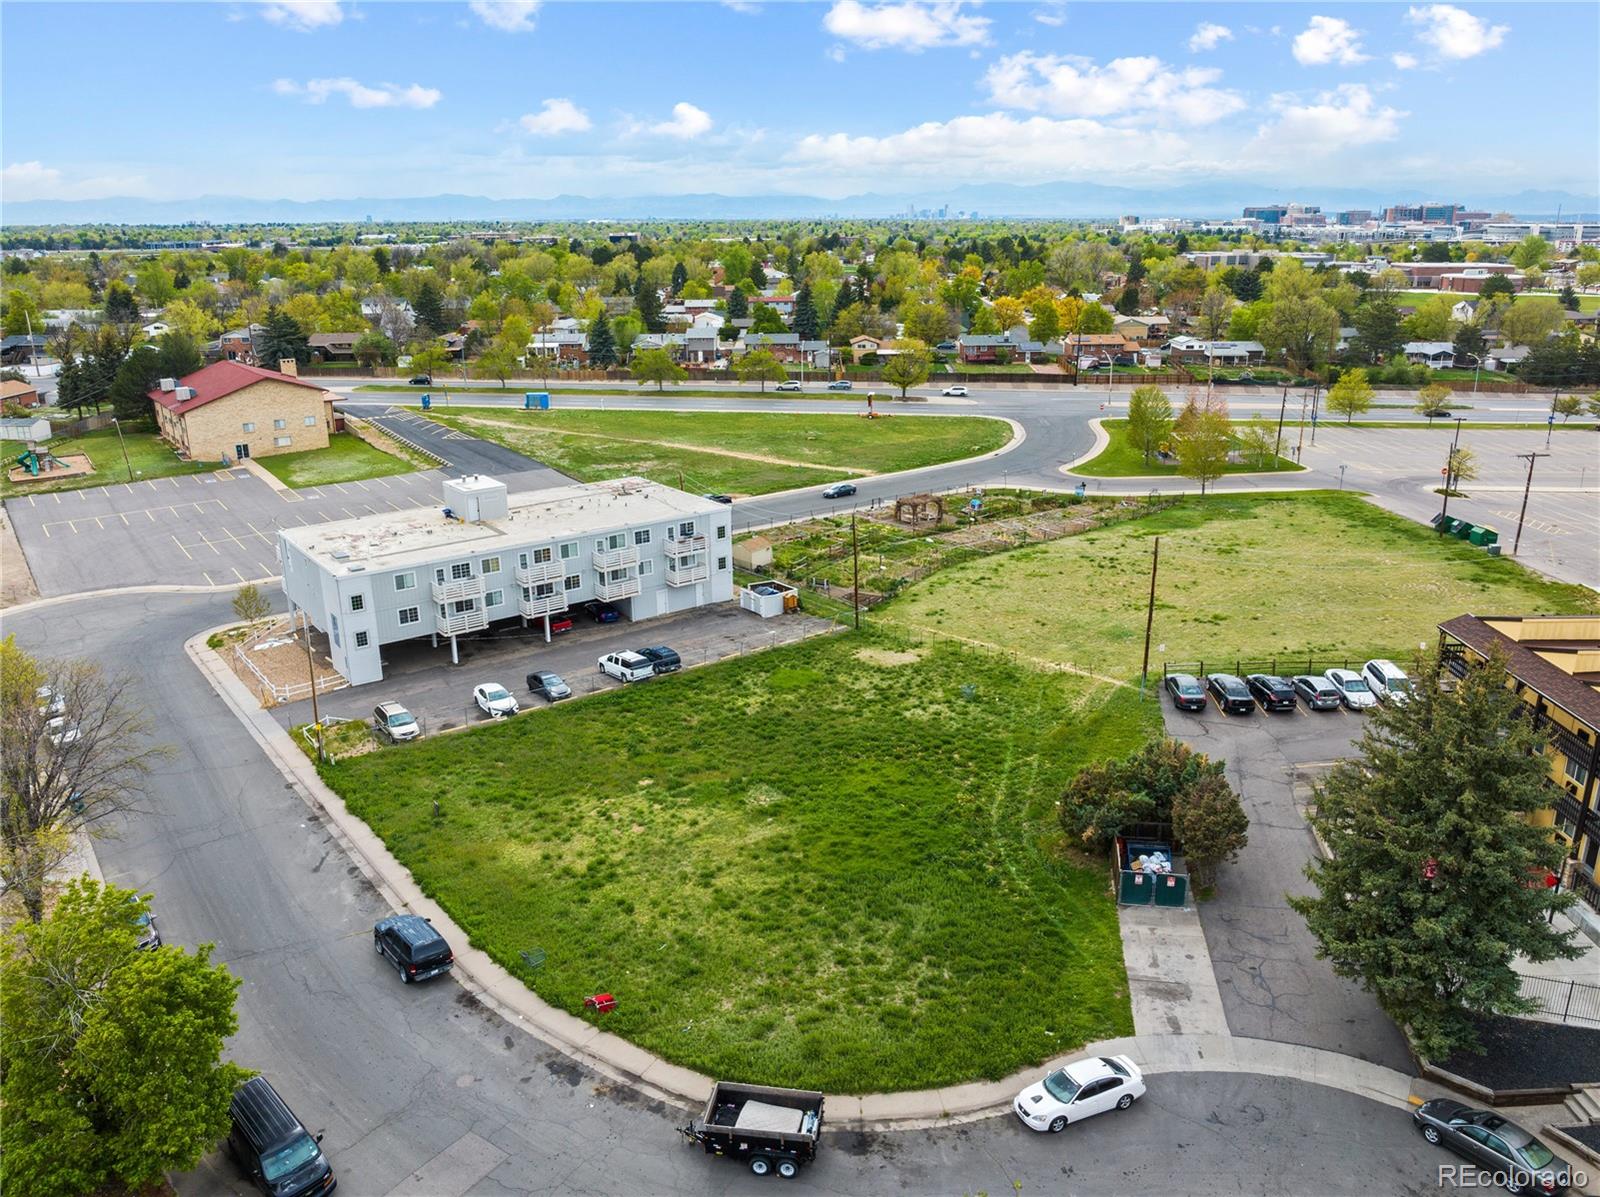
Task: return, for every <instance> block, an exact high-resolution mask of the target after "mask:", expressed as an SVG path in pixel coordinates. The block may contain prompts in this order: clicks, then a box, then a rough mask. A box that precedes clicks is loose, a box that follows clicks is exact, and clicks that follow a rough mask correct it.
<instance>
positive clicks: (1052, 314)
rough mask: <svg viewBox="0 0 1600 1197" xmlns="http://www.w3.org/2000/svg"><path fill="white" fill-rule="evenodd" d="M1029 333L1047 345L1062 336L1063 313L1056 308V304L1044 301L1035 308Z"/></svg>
mask: <svg viewBox="0 0 1600 1197" xmlns="http://www.w3.org/2000/svg"><path fill="white" fill-rule="evenodd" d="M1028 335H1029V336H1030V337H1032V338H1033V339H1034V340H1035V341H1038V342H1040V343H1041V344H1045V345H1048V344H1049V343H1050V342H1051V341H1054V340H1056V339H1057V338H1059V337H1060V336H1061V313H1060V312H1059V311H1057V310H1056V305H1055V304H1053V303H1042V304H1040V305H1039V306H1038V307H1037V308H1035V309H1034V313H1033V322H1032V323H1031V324H1029V325H1028Z"/></svg>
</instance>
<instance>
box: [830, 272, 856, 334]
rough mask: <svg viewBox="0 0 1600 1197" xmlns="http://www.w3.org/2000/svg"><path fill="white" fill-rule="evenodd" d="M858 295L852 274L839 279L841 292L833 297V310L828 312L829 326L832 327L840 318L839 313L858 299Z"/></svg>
mask: <svg viewBox="0 0 1600 1197" xmlns="http://www.w3.org/2000/svg"><path fill="white" fill-rule="evenodd" d="M856 297H857V292H856V289H855V286H854V285H853V284H852V282H851V279H850V276H849V275H845V277H844V278H843V279H841V280H840V281H839V293H838V294H837V295H835V296H834V297H833V311H832V312H830V313H829V314H828V327H829V328H832V327H833V325H834V322H835V321H837V320H838V319H839V313H840V312H842V311H844V310H845V309H846V308H847V307H849V306H850V305H851V304H853V303H854V302H855V301H856Z"/></svg>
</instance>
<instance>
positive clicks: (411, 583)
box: [394, 573, 417, 590]
mask: <svg viewBox="0 0 1600 1197" xmlns="http://www.w3.org/2000/svg"><path fill="white" fill-rule="evenodd" d="M394 588H395V589H396V590H415V589H416V588H417V575H416V574H414V573H413V574H395V576H394Z"/></svg>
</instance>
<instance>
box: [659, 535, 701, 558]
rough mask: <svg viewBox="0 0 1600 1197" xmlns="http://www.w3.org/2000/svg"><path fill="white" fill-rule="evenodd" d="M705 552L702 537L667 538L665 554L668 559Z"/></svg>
mask: <svg viewBox="0 0 1600 1197" xmlns="http://www.w3.org/2000/svg"><path fill="white" fill-rule="evenodd" d="M705 551H706V538H705V537H704V536H680V537H678V538H677V539H673V538H672V537H670V536H669V537H668V538H667V548H666V553H667V556H668V557H688V556H690V555H692V554H694V553H703V552H705Z"/></svg>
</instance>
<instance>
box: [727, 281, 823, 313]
mask: <svg viewBox="0 0 1600 1197" xmlns="http://www.w3.org/2000/svg"><path fill="white" fill-rule="evenodd" d="M839 294H840V295H843V294H845V289H844V288H842V287H841V288H840V289H839ZM837 312H838V309H837V308H836V309H835V314H836V315H837ZM749 314H750V300H749V299H747V298H746V297H745V293H744V292H743V291H732V292H730V293H729V294H728V319H729V320H743V319H744V318H745V317H746V316H748V315H749Z"/></svg>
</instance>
